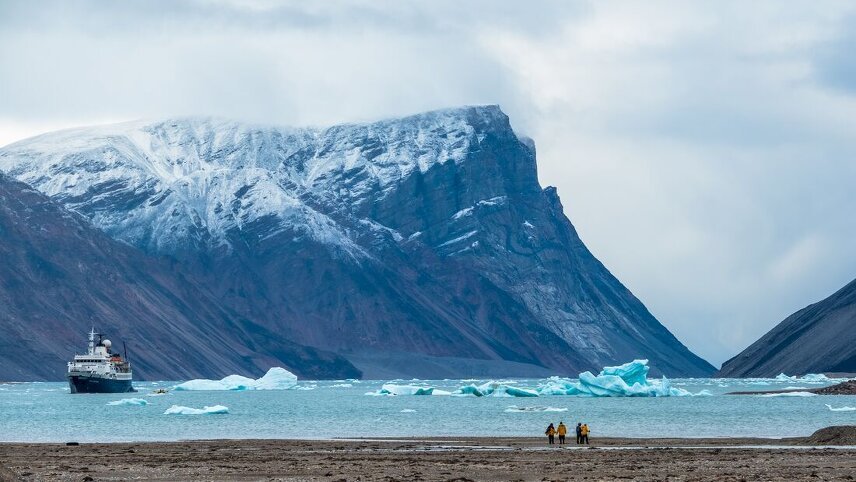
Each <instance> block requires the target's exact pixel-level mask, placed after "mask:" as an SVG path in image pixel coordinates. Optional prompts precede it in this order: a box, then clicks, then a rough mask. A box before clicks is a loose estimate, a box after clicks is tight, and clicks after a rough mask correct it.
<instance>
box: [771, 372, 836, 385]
mask: <svg viewBox="0 0 856 482" xmlns="http://www.w3.org/2000/svg"><path fill="white" fill-rule="evenodd" d="M830 380H831V379H830V378H829V377H827V376H826V375H824V374H823V373H807V374H805V375H803V376H801V377H797V376H793V377H789V376H788V375H785V374H784V373H779V374H778V375H776V381H777V382H809V383H811V382H828V381H830Z"/></svg>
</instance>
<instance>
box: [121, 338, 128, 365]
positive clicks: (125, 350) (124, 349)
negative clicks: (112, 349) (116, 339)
mask: <svg viewBox="0 0 856 482" xmlns="http://www.w3.org/2000/svg"><path fill="white" fill-rule="evenodd" d="M122 351H124V352H125V361H128V345H126V344H125V340H122Z"/></svg>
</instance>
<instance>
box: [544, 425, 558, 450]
mask: <svg viewBox="0 0 856 482" xmlns="http://www.w3.org/2000/svg"><path fill="white" fill-rule="evenodd" d="M544 434H545V435H547V443H548V444H550V445H552V444H554V443H556V441H555V440H556V439H555V436H556V427H554V426H553V424H552V423H551V424H550V425H548V426H547V430H546V431H545V432H544Z"/></svg>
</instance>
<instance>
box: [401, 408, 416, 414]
mask: <svg viewBox="0 0 856 482" xmlns="http://www.w3.org/2000/svg"><path fill="white" fill-rule="evenodd" d="M401 413H416V410H413V409H412V408H405V409H403V410H402V411H401Z"/></svg>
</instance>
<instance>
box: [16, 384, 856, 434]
mask: <svg viewBox="0 0 856 482" xmlns="http://www.w3.org/2000/svg"><path fill="white" fill-rule="evenodd" d="M515 382H516V385H518V386H523V387H534V386H536V385H537V384H538V383H539V381H538V380H517V381H515ZM347 383H350V384H351V386H350V387H347V386H342V385H343V384H347ZM383 383H385V382H384V381H360V382H343V381H338V382H332V381H324V382H308V381H301V382H300V384H299V386H298V389H290V390H277V391H243V392H228V391H216V392H170V393H169V394H167V395H162V396H151V395H150V393H151V391H152V390H154V389H155V388H160V387H170V386H172V385H174V383H172V382H149V383H136V384H135V386H136V387H137V389H138V390H139V393H136V394H121V395H115V394H114V395H95V394H88V395H70V394H69V393H68V389H67V387H66V385H65V384H64V383H21V384H2V385H0V441H20V442H24V441H56V442H67V441H80V442H86V441H143V440H178V439H211V438H330V437H380V436H384V437H418V436H432V435H433V436H440V435H447V436H464V435H467V436H495V435H500V436H501V435H514V436H526V435H528V436H533V435H534V436H537V435H541V434H542V433H543V431H544V427H545V426H546V425H547V423H549V422H554V423H556V422H559V421H560V420H562V421H564V422H565V423H573V424H575V423H576V422H577V421H585V422H587V423H588V424H589V426H590V427H592V430H593V432H592V436H593V437H597V436H600V435H602V436H631V437H661V436H681V437H708V436H714V437H718V436H762V437H785V436H796V435H804V434H809V433H811V432H812V431H814V430H816V429H818V428H821V427H825V426H829V425H842V424H854V423H856V412H854V411H849V412H834V411H831V410H829V409H828V408H827V407H826V406H825V404H830V405H832V406H833V407H842V406H850V407H856V396H813V397H771V398H764V397H758V396H724V395H723V394H724V393H725V392H728V391H735V390H747V389H749V390H752V389H757V390H770V389H783V388H790V387H806V388H813V387H818V386H822V385H828V384H830V383H828V382H827V383H821V384H818V383H814V384H812V383H804V382H803V383H800V382H793V381H775V380H749V381H747V380H728V379H723V380H710V379H687V380H681V379H675V380H672V384H673V385H675V386H679V387H681V388H684V389H687V390H690V391H692V392H698V391H700V390H703V389H704V390H709V391H710V392H711V393H713V396H697V397H671V398H575V397H560V396H549V397H540V398H496V397H484V398H475V397H449V396H445V397H444V396H397V397H375V396H367V395H365V394H366V392H373V391H376V390H378V389H379V388H380V386H381V385H382V384H383ZM467 383H470V382H469V381H467V382H463V381H449V380H446V381H437V382H420V384H427V385H433V386H437V387H438V388H444V389H448V390H454V389H455V388H457V387H459V386H461V385H465V384H467ZM335 385H339V386H335ZM131 397H134V398H142V399H145V400H146V401H147V402H148V405H146V406H111V405H107V403H108V402H110V401H113V400H120V399H123V398H131ZM172 405H182V406H187V407H194V408H202V407H203V406H206V405H208V406H211V405H225V406H227V407H229V413H228V414H224V415H164V411H165V410H166V409H167V408H169V407H170V406H172ZM512 406H516V407H539V408H541V409H543V408H546V407H551V408H552V409H567V411H548V412H545V411H527V412H509V411H506V410H508V409H509V407H512Z"/></svg>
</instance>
